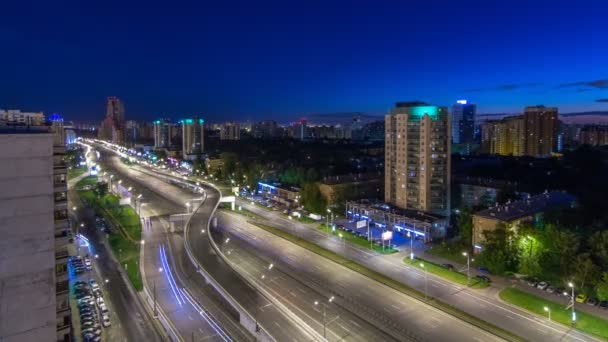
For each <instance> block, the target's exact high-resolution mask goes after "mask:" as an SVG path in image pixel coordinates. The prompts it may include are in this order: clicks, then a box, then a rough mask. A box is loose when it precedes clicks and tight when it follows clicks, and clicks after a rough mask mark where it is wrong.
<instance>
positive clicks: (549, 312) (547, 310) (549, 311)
mask: <svg viewBox="0 0 608 342" xmlns="http://www.w3.org/2000/svg"><path fill="white" fill-rule="evenodd" d="M544 310H545V312H546V313H548V314H549V322H551V309H549V307H548V306H545V307H544Z"/></svg>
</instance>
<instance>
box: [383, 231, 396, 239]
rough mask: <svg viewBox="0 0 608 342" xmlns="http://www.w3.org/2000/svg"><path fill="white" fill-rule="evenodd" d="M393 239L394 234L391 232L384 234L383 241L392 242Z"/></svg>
mask: <svg viewBox="0 0 608 342" xmlns="http://www.w3.org/2000/svg"><path fill="white" fill-rule="evenodd" d="M392 238H393V232H392V231H391V230H387V231H385V232H384V233H382V240H384V241H386V240H391V239H392Z"/></svg>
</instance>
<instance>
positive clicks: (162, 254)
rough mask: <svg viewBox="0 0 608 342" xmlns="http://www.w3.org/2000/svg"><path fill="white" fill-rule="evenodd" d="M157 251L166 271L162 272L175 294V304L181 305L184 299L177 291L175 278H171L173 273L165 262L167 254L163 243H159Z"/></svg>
mask: <svg viewBox="0 0 608 342" xmlns="http://www.w3.org/2000/svg"><path fill="white" fill-rule="evenodd" d="M158 253H159V254H160V263H161V264H162V265H163V268H164V269H165V270H166V272H163V273H164V274H165V276H166V277H167V281H168V282H169V286H171V291H172V292H173V295H175V299H177V304H179V305H180V306H181V305H182V303H184V302H185V301H184V298H183V296H182V294H181V293H180V292H179V288H178V287H177V284H176V283H175V279H173V274H172V272H171V268H170V267H169V263H168V262H167V255H166V253H165V246H164V245H161V246H160V247H159V248H158Z"/></svg>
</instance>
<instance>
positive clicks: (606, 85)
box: [557, 78, 608, 91]
mask: <svg viewBox="0 0 608 342" xmlns="http://www.w3.org/2000/svg"><path fill="white" fill-rule="evenodd" d="M557 87H558V88H570V87H586V88H587V89H589V88H595V89H608V78H604V79H600V80H594V81H582V82H572V83H563V84H560V85H559V86H557ZM579 91H580V89H579Z"/></svg>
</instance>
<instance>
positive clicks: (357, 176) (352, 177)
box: [323, 172, 382, 185]
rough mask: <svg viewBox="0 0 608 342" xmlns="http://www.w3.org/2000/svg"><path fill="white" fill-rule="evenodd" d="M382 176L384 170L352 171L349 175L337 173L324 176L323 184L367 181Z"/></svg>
mask: <svg viewBox="0 0 608 342" xmlns="http://www.w3.org/2000/svg"><path fill="white" fill-rule="evenodd" d="M381 178H382V172H367V173H352V174H348V175H337V176H329V177H325V178H323V184H326V185H336V184H346V183H355V182H365V181H370V180H378V179H381Z"/></svg>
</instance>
